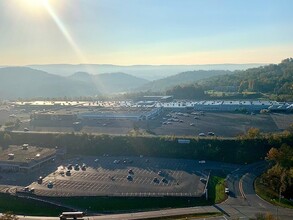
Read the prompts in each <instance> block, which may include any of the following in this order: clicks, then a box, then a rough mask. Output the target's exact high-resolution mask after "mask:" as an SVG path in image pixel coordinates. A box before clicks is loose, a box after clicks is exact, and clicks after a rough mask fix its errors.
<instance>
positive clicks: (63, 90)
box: [0, 67, 98, 99]
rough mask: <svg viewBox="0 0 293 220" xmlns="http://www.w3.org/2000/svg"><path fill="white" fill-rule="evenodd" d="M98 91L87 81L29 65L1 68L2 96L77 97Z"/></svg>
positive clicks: (94, 93) (0, 87)
mask: <svg viewBox="0 0 293 220" xmlns="http://www.w3.org/2000/svg"><path fill="white" fill-rule="evenodd" d="M97 93H98V91H97V89H96V88H95V87H93V86H91V85H90V84H88V83H86V82H82V81H74V80H70V79H67V78H64V77H61V76H57V75H53V74H48V73H46V72H43V71H39V70H34V69H31V68H27V67H7V68H0V98H4V99H15V98H34V97H44V98H45V97H64V96H67V97H76V96H89V95H96V94H97Z"/></svg>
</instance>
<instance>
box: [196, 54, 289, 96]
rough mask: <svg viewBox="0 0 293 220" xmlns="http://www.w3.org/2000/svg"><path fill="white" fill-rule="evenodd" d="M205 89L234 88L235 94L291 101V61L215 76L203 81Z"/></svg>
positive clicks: (286, 60)
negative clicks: (255, 93)
mask: <svg viewBox="0 0 293 220" xmlns="http://www.w3.org/2000/svg"><path fill="white" fill-rule="evenodd" d="M201 84H202V85H203V86H204V87H205V88H206V89H211V90H213V89H217V88H227V87H235V88H236V89H237V92H260V93H266V94H268V95H276V96H279V98H282V97H283V98H286V97H287V98H289V97H290V99H292V96H293V59H292V58H288V59H285V60H283V61H282V62H281V63H280V64H278V65H275V64H272V65H267V66H262V67H258V68H252V69H248V70H245V71H237V72H235V74H231V75H224V76H216V77H212V78H209V79H207V80H204V81H202V82H201Z"/></svg>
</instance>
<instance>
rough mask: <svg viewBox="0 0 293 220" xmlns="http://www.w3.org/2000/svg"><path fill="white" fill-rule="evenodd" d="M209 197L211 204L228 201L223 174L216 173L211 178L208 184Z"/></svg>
mask: <svg viewBox="0 0 293 220" xmlns="http://www.w3.org/2000/svg"><path fill="white" fill-rule="evenodd" d="M208 189H209V191H208V196H209V200H210V201H211V203H213V204H214V203H220V202H222V201H224V200H225V199H227V195H226V194H225V175H224V174H223V173H215V174H213V175H212V176H211V177H210V180H209V183H208Z"/></svg>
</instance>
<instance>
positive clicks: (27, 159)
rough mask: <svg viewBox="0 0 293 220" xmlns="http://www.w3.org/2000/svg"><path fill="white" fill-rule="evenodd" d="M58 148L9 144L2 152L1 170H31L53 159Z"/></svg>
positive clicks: (0, 155) (0, 156)
mask: <svg viewBox="0 0 293 220" xmlns="http://www.w3.org/2000/svg"><path fill="white" fill-rule="evenodd" d="M55 157H56V149H53V148H42V147H36V146H29V145H27V144H24V145H23V146H16V145H13V146H9V147H8V148H7V149H5V150H3V151H2V152H1V154H0V172H11V171H12V172H18V171H30V170H32V169H35V168H38V167H40V166H42V165H43V164H45V163H47V162H50V161H52V160H53V159H55Z"/></svg>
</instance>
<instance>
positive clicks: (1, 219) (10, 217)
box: [0, 212, 18, 220]
mask: <svg viewBox="0 0 293 220" xmlns="http://www.w3.org/2000/svg"><path fill="white" fill-rule="evenodd" d="M0 220H18V217H17V216H15V215H14V214H12V213H11V212H6V213H4V214H3V215H2V216H0Z"/></svg>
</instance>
